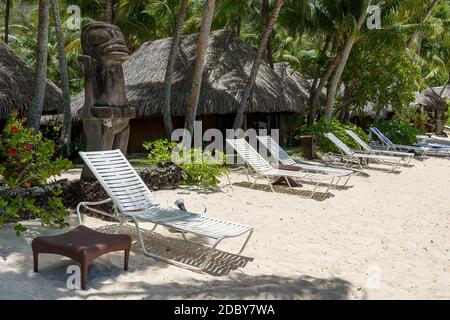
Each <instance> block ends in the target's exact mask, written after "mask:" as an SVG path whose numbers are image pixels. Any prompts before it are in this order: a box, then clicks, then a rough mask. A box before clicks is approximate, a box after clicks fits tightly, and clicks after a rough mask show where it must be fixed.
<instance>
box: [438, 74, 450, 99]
mask: <svg viewBox="0 0 450 320" xmlns="http://www.w3.org/2000/svg"><path fill="white" fill-rule="evenodd" d="M449 83H450V74H449V75H448V78H447V81H446V82H445V84H444V85H443V86H442V89H441V91H440V92H439V97H441V98H442V95H443V94H444V92H445V89H446V88H447V86H448V84H449Z"/></svg>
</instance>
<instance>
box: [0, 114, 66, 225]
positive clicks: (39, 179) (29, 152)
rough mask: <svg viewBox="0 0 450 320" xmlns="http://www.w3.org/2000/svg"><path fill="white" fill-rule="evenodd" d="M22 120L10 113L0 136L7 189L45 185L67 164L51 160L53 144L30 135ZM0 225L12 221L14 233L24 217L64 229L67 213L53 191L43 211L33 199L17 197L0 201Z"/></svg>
mask: <svg viewBox="0 0 450 320" xmlns="http://www.w3.org/2000/svg"><path fill="white" fill-rule="evenodd" d="M25 123H26V118H23V119H19V118H18V117H17V114H16V113H13V114H11V116H10V118H9V119H8V121H7V123H6V126H5V128H4V130H3V134H2V135H1V136H0V175H2V176H3V178H4V182H5V183H6V185H7V186H8V187H9V188H25V189H28V188H31V187H33V186H37V185H41V184H45V183H47V181H48V179H49V178H51V177H52V176H55V175H59V174H60V173H61V171H63V170H68V169H70V167H71V162H70V161H68V160H67V159H64V158H62V157H58V158H56V159H53V155H54V152H55V144H54V143H53V142H52V141H51V140H49V139H45V138H43V136H42V133H41V132H39V133H38V134H36V135H34V134H33V128H27V127H25V126H24V125H25ZM0 211H1V212H2V213H3V214H1V215H0V225H1V224H3V223H5V222H14V223H15V229H16V232H18V233H20V232H21V231H24V230H23V226H21V225H20V224H19V223H18V221H19V220H20V218H21V217H23V216H24V215H26V214H28V215H32V216H35V217H38V218H40V219H41V222H42V224H43V225H54V224H56V225H58V226H60V227H63V226H65V223H64V217H66V216H67V215H68V214H69V213H68V211H67V210H66V209H65V208H64V206H63V204H62V202H61V197H60V192H59V191H56V192H55V193H54V194H53V196H52V197H50V198H49V199H48V204H47V205H46V206H45V208H42V207H39V206H38V205H36V204H35V201H34V199H25V198H22V197H17V198H15V199H12V200H9V201H8V200H6V199H1V201H0Z"/></svg>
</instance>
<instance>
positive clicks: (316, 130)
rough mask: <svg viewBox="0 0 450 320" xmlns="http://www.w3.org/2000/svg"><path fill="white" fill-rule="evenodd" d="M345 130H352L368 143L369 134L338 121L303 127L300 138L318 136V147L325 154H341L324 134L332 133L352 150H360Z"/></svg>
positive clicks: (320, 122) (321, 122)
mask: <svg viewBox="0 0 450 320" xmlns="http://www.w3.org/2000/svg"><path fill="white" fill-rule="evenodd" d="M345 129H348V130H352V131H353V132H355V133H356V134H357V135H358V136H359V137H360V138H361V139H363V140H364V141H367V134H366V133H365V132H364V131H363V130H362V129H361V128H360V127H358V126H356V125H354V124H351V123H345V124H344V123H341V122H339V121H338V120H336V119H333V120H332V121H331V122H328V121H326V120H320V121H318V122H316V123H314V124H313V125H311V126H303V127H302V128H300V134H299V135H298V136H297V139H299V138H300V136H304V135H314V136H317V147H318V148H319V149H320V150H321V151H323V152H339V149H338V148H337V147H336V146H335V145H334V144H333V143H332V142H331V141H330V140H329V139H327V138H326V137H325V136H324V134H325V133H328V132H331V133H334V134H335V135H336V137H338V138H339V139H340V140H342V141H343V142H344V143H345V144H346V145H348V146H349V147H350V148H354V149H359V146H358V144H357V143H356V142H355V141H354V140H353V139H352V138H351V137H350V136H349V135H348V134H347V133H345Z"/></svg>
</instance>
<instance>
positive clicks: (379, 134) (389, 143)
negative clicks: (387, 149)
mask: <svg viewBox="0 0 450 320" xmlns="http://www.w3.org/2000/svg"><path fill="white" fill-rule="evenodd" d="M370 131H372V132H373V133H375V135H376V136H377V137H378V138H379V139H380V140H381V142H383V143H384V144H385V145H387V146H392V145H394V143H393V142H392V141H391V140H389V138H388V137H386V136H385V135H384V134H383V133H382V132H381V131H380V130H378V129H377V128H375V127H372V128H370Z"/></svg>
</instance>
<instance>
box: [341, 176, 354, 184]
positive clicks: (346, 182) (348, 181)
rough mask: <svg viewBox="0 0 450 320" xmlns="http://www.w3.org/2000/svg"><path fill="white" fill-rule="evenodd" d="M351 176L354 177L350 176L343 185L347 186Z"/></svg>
mask: <svg viewBox="0 0 450 320" xmlns="http://www.w3.org/2000/svg"><path fill="white" fill-rule="evenodd" d="M351 177H352V176H351V175H349V176H348V178H347V180H346V181H345V183H344V185H343V186H344V187H345V186H347V184H348V182H349V181H350V178H351Z"/></svg>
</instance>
